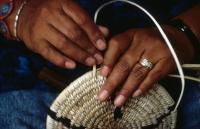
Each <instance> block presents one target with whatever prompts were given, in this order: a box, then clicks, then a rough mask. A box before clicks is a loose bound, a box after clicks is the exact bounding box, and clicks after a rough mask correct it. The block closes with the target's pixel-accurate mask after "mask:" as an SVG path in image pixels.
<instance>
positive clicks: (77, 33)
mask: <svg viewBox="0 0 200 129" xmlns="http://www.w3.org/2000/svg"><path fill="white" fill-rule="evenodd" d="M71 38H72V40H73V41H74V42H77V41H80V40H81V39H82V38H83V32H82V31H80V30H76V31H75V32H74V33H72V35H71Z"/></svg>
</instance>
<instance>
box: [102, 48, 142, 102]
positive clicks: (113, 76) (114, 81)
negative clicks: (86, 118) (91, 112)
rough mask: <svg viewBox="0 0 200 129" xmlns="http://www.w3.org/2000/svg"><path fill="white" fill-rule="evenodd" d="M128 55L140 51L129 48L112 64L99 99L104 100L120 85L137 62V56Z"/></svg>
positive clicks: (137, 53) (138, 54)
mask: <svg viewBox="0 0 200 129" xmlns="http://www.w3.org/2000/svg"><path fill="white" fill-rule="evenodd" d="M135 52H136V53H135ZM130 55H134V56H133V57H137V56H140V52H137V51H133V50H132V49H130V50H129V51H127V53H125V54H124V56H123V57H122V58H121V59H120V60H119V62H118V63H117V64H116V65H115V66H114V69H113V70H112V72H111V73H110V75H109V76H108V79H107V81H106V83H105V85H103V87H102V89H101V91H100V93H99V100H101V101H105V100H107V99H108V97H109V96H110V95H111V94H112V93H113V92H114V91H115V90H116V89H118V86H119V85H121V84H122V83H123V82H124V81H125V79H126V78H127V76H128V75H129V72H130V70H131V69H132V67H133V66H134V65H135V63H136V62H137V58H133V57H132V56H130Z"/></svg>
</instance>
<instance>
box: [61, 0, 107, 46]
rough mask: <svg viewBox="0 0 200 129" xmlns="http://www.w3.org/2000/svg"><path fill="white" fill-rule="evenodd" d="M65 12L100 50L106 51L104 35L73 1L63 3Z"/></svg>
mask: <svg viewBox="0 0 200 129" xmlns="http://www.w3.org/2000/svg"><path fill="white" fill-rule="evenodd" d="M63 10H64V12H65V13H66V14H67V15H68V16H70V17H71V18H72V19H73V20H74V21H75V22H76V23H77V24H78V25H79V26H80V27H81V28H82V29H83V30H84V31H85V33H86V34H87V36H88V38H89V39H90V40H91V42H92V43H93V44H94V45H95V46H96V47H97V48H98V49H99V50H105V49H106V43H105V39H104V36H103V34H102V33H101V31H100V30H99V29H98V27H97V26H96V25H95V23H94V22H93V21H92V20H91V18H90V17H89V16H88V15H87V14H86V12H85V11H84V10H83V9H82V8H81V7H80V6H79V5H78V4H77V3H75V2H74V1H72V0H68V1H65V2H64V3H63Z"/></svg>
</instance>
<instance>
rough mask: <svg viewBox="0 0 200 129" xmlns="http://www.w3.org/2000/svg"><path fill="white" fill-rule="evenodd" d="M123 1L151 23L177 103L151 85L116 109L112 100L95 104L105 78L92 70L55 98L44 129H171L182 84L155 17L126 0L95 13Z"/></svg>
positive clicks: (167, 42) (165, 37)
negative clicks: (172, 75) (176, 87)
mask: <svg viewBox="0 0 200 129" xmlns="http://www.w3.org/2000/svg"><path fill="white" fill-rule="evenodd" d="M117 1H120V2H126V3H129V4H131V5H133V6H136V7H137V8H139V9H140V10H142V11H143V12H145V14H147V15H148V16H149V17H150V18H151V20H152V21H153V22H154V23H155V25H156V27H157V28H158V30H159V32H160V33H161V35H162V37H163V39H164V40H165V42H166V44H167V45H168V47H169V50H170V51H171V53H172V56H173V58H174V60H175V62H176V65H177V68H178V71H179V74H180V77H181V82H182V89H181V94H180V96H179V98H178V101H177V103H176V105H175V102H174V100H173V99H172V97H171V96H170V94H169V93H168V92H167V91H166V90H165V88H164V87H163V86H161V85H159V84H155V85H154V87H153V89H151V90H149V91H148V92H147V93H146V94H145V95H144V96H142V97H138V98H129V100H128V101H127V102H126V104H125V105H124V106H123V107H122V108H116V107H115V106H114V104H113V100H112V98H111V99H110V100H109V101H108V102H103V103H101V102H99V100H98V99H97V93H98V92H99V90H100V88H101V86H102V85H103V84H104V83H105V81H106V78H103V77H102V76H100V74H99V71H98V70H97V69H96V67H94V68H93V71H90V72H88V73H86V74H84V75H83V76H81V77H79V78H78V79H77V80H75V81H74V82H72V83H71V84H70V85H69V86H67V87H66V89H64V91H63V92H62V93H61V94H60V95H59V96H58V97H57V98H56V100H55V101H54V103H53V104H52V106H51V107H50V111H49V113H48V116H47V123H46V128H47V129H175V126H176V117H177V108H178V106H179V104H180V101H181V98H182V96H183V91H184V86H185V81H184V74H183V70H182V68H181V65H180V62H179V60H178V58H177V56H176V54H175V51H174V49H173V47H172V46H171V44H170V41H169V39H168V38H167V36H166V34H165V33H164V31H163V30H162V28H161V26H160V25H159V24H158V22H157V21H156V20H155V18H154V17H153V16H152V15H151V14H150V13H149V12H148V11H147V10H145V9H144V8H143V7H141V6H140V5H138V4H136V3H134V2H131V1H128V0H112V1H110V2H107V3H105V4H103V5H102V6H101V7H100V8H99V9H98V10H97V12H96V13H95V18H94V21H95V22H96V21H97V15H98V13H99V11H100V10H101V9H102V8H103V7H105V6H107V5H109V4H112V3H114V2H117Z"/></svg>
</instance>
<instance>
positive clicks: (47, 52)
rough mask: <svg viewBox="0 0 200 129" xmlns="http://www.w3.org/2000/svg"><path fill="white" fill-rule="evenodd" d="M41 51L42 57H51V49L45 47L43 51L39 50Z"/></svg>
mask: <svg viewBox="0 0 200 129" xmlns="http://www.w3.org/2000/svg"><path fill="white" fill-rule="evenodd" d="M39 51H40V53H41V55H42V56H44V57H47V56H49V51H50V48H49V47H45V48H43V49H42V50H39Z"/></svg>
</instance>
